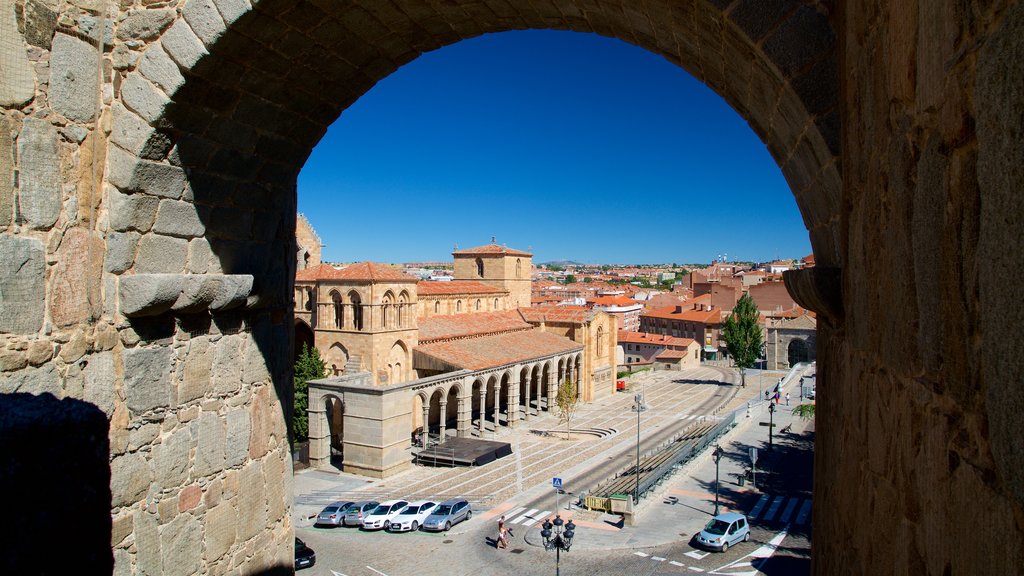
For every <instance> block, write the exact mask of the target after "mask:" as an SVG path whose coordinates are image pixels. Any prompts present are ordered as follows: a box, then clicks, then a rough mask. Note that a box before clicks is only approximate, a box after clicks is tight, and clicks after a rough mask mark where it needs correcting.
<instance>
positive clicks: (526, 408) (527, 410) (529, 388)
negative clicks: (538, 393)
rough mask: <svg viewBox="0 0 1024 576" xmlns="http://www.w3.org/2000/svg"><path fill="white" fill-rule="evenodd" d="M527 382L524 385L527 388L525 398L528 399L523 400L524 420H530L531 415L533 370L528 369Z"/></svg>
mask: <svg viewBox="0 0 1024 576" xmlns="http://www.w3.org/2000/svg"><path fill="white" fill-rule="evenodd" d="M525 384H526V385H525V386H523V387H524V388H525V389H526V398H525V400H526V401H525V402H523V419H524V420H529V419H530V416H531V415H530V397H531V396H533V370H529V371H527V373H526V382H525Z"/></svg>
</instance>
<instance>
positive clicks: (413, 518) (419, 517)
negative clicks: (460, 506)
mask: <svg viewBox="0 0 1024 576" xmlns="http://www.w3.org/2000/svg"><path fill="white" fill-rule="evenodd" d="M434 508H437V502H431V501H430V500H417V501H416V502H412V503H410V504H409V505H408V506H406V507H405V508H403V509H402V511H401V512H399V513H398V516H395V517H394V518H392V519H391V525H390V526H388V530H389V531H391V532H410V531H411V532H415V531H417V530H419V529H420V526H423V521H424V520H426V519H427V516H430V513H431V512H433V511H434Z"/></svg>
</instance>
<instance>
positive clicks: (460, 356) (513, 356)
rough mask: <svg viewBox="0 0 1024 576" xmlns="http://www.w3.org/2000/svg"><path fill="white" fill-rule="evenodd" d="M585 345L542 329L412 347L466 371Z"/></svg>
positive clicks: (420, 352)
mask: <svg viewBox="0 0 1024 576" xmlns="http://www.w3.org/2000/svg"><path fill="white" fill-rule="evenodd" d="M582 349H583V345H582V344H578V343H576V342H573V341H572V340H570V339H568V338H566V337H564V336H559V335H557V334H552V333H551V332H541V331H540V330H528V331H525V332H513V333H511V334H496V335H493V336H482V337H480V338H467V339H464V340H452V341H449V342H435V343H433V344H425V345H421V346H417V347H415V348H413V352H414V354H415V355H424V356H428V357H430V358H434V359H436V360H440V361H441V362H444V363H446V364H449V365H452V366H457V367H459V368H465V369H467V370H482V369H484V368H492V367H495V366H502V365H505V364H511V363H513V362H522V361H525V360H530V359H532V358H540V357H544V356H548V355H550V354H557V353H561V352H571V351H574V350H582Z"/></svg>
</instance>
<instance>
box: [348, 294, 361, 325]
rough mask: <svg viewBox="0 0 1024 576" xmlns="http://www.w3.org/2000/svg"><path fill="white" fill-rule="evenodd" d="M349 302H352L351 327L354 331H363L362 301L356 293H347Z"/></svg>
mask: <svg viewBox="0 0 1024 576" xmlns="http://www.w3.org/2000/svg"><path fill="white" fill-rule="evenodd" d="M348 299H349V301H351V302H352V327H353V328H355V329H356V330H362V329H363V301H362V299H361V298H359V293H358V292H354V291H353V292H349V295H348Z"/></svg>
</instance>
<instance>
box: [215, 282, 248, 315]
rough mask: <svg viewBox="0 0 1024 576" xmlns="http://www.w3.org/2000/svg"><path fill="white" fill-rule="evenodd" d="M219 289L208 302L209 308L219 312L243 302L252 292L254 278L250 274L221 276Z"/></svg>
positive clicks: (240, 304)
mask: <svg viewBox="0 0 1024 576" xmlns="http://www.w3.org/2000/svg"><path fill="white" fill-rule="evenodd" d="M221 278H222V279H223V280H222V282H221V284H220V290H219V291H218V293H217V297H216V298H215V299H214V301H213V302H212V303H211V304H210V310H211V311H215V312H221V311H225V310H230V309H232V308H237V307H238V306H242V305H243V304H245V303H246V302H247V300H248V298H249V296H250V295H251V294H252V285H253V281H254V278H253V276H252V275H251V274H229V275H225V276H222V277H221Z"/></svg>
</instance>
